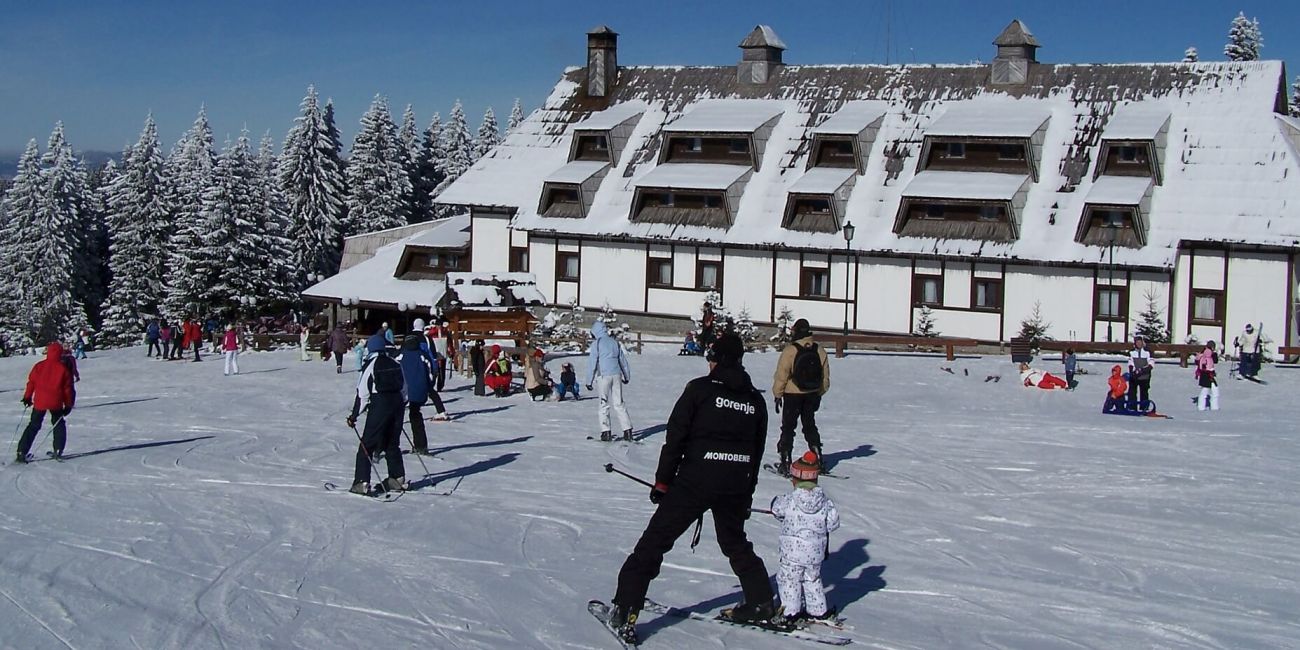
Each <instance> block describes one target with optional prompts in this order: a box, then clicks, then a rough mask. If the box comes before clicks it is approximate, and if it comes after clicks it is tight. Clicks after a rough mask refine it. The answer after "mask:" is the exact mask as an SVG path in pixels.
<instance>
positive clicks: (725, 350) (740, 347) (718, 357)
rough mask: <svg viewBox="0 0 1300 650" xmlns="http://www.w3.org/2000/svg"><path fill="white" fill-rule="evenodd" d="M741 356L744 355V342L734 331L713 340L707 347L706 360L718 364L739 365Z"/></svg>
mask: <svg viewBox="0 0 1300 650" xmlns="http://www.w3.org/2000/svg"><path fill="white" fill-rule="evenodd" d="M743 356H745V344H744V343H742V342H741V340H740V337H739V336H736V334H735V333H734V332H727V333H725V334H723V335H722V336H719V337H718V339H717V340H716V341H714V342H713V346H712V347H710V348H709V356H708V360H709V361H712V362H714V363H716V364H718V365H720V366H737V365H740V359H741V357H743Z"/></svg>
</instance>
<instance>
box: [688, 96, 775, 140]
mask: <svg viewBox="0 0 1300 650" xmlns="http://www.w3.org/2000/svg"><path fill="white" fill-rule="evenodd" d="M781 112H782V108H781V105H780V104H778V103H776V102H772V101H767V100H762V99H724V100H715V101H704V102H700V103H699V104H698V105H696V107H695V108H693V109H691V110H690V111H688V112H687V113H686V114H685V115H683V116H682V117H681V118H680V119H678V120H676V121H674V122H673V123H671V124H669V125H667V126H665V127H664V131H667V132H670V133H753V132H754V131H755V130H757V129H758V127H760V126H763V125H764V124H767V123H768V122H770V121H772V118H775V117H777V116H779V115H780V114H781Z"/></svg>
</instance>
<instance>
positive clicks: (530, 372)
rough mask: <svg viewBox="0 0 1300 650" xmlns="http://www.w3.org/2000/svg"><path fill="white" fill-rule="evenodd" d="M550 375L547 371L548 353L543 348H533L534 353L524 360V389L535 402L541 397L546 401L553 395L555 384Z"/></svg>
mask: <svg viewBox="0 0 1300 650" xmlns="http://www.w3.org/2000/svg"><path fill="white" fill-rule="evenodd" d="M550 374H551V373H549V372H547V371H546V353H545V352H542V350H541V348H533V353H532V354H530V355H528V356H527V357H526V358H525V359H524V389H526V390H527V391H528V395H529V396H530V397H532V398H533V401H534V402H535V401H537V399H538V398H539V397H540V398H541V399H542V401H546V398H547V397H548V396H549V395H550V394H551V391H552V390H553V388H552V384H553V383H554V382H552V381H551V377H550Z"/></svg>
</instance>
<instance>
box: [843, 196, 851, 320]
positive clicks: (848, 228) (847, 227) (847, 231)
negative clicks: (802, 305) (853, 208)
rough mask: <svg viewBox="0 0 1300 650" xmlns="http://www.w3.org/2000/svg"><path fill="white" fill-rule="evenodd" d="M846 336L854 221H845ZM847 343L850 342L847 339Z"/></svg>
mask: <svg viewBox="0 0 1300 650" xmlns="http://www.w3.org/2000/svg"><path fill="white" fill-rule="evenodd" d="M843 231H844V336H848V335H849V266H850V265H851V264H852V262H853V252H852V249H851V248H850V245H851V244H852V242H853V222H852V221H845V222H844V228H843ZM845 344H846V345H847V344H848V342H847V341H846V342H845Z"/></svg>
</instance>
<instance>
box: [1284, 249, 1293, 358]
mask: <svg viewBox="0 0 1300 650" xmlns="http://www.w3.org/2000/svg"><path fill="white" fill-rule="evenodd" d="M1295 283H1296V277H1295V255H1287V256H1286V319H1285V320H1286V336H1284V337H1282V344H1283V345H1284V346H1290V345H1292V344H1293V340H1292V337H1291V332H1292V331H1293V330H1294V328H1295Z"/></svg>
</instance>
